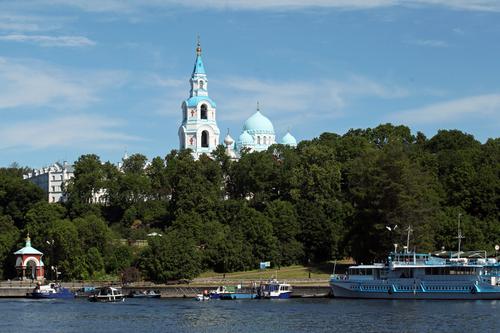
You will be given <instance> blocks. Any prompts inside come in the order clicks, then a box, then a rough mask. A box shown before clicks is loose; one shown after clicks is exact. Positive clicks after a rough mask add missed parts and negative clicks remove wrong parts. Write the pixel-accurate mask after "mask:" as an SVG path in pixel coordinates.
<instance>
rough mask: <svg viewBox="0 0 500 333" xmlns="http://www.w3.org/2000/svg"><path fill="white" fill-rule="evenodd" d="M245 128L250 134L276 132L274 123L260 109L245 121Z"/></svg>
mask: <svg viewBox="0 0 500 333" xmlns="http://www.w3.org/2000/svg"><path fill="white" fill-rule="evenodd" d="M243 130H244V131H248V133H250V134H256V133H263V134H274V126H273V123H272V122H271V121H270V120H269V119H268V118H267V117H266V116H264V115H262V113H260V111H257V112H255V113H254V114H253V115H252V116H251V117H250V118H248V119H247V120H246V121H245V125H243Z"/></svg>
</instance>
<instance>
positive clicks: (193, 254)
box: [140, 229, 201, 282]
mask: <svg viewBox="0 0 500 333" xmlns="http://www.w3.org/2000/svg"><path fill="white" fill-rule="evenodd" d="M149 243H150V245H149V247H148V248H147V249H146V250H145V251H144V253H143V254H142V256H141V259H140V267H141V269H142V271H143V272H145V273H146V274H147V276H148V277H149V278H150V279H151V280H153V281H158V282H166V281H168V280H178V279H191V278H193V277H195V276H197V275H198V274H199V273H200V271H201V256H200V253H199V249H198V247H197V246H196V243H195V241H194V240H193V239H192V238H190V237H189V236H188V235H186V234H184V233H182V232H179V231H177V230H175V229H172V230H170V231H169V232H167V233H166V234H164V235H163V237H153V238H151V240H150V241H149Z"/></svg>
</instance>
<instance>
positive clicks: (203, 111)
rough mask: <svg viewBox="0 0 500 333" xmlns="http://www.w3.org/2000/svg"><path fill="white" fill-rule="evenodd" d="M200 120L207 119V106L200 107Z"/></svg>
mask: <svg viewBox="0 0 500 333" xmlns="http://www.w3.org/2000/svg"><path fill="white" fill-rule="evenodd" d="M201 119H207V105H206V104H202V105H201Z"/></svg>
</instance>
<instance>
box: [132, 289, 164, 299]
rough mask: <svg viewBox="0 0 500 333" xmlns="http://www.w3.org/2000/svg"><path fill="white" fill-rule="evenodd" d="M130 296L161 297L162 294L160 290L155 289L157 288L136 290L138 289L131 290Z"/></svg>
mask: <svg viewBox="0 0 500 333" xmlns="http://www.w3.org/2000/svg"><path fill="white" fill-rule="evenodd" d="M128 297H132V298H160V297H161V294H160V292H159V291H155V290H143V291H139V290H136V291H131V292H130V293H129V294H128Z"/></svg>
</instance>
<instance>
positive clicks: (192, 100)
mask: <svg viewBox="0 0 500 333" xmlns="http://www.w3.org/2000/svg"><path fill="white" fill-rule="evenodd" d="M202 101H206V102H207V103H209V104H210V105H211V106H212V107H213V108H215V107H217V106H216V105H215V102H214V101H213V100H212V99H211V98H210V97H208V96H193V97H189V98H188V99H186V101H185V102H186V105H187V106H188V107H190V108H193V107H196V106H198V104H199V103H200V102H202Z"/></svg>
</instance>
